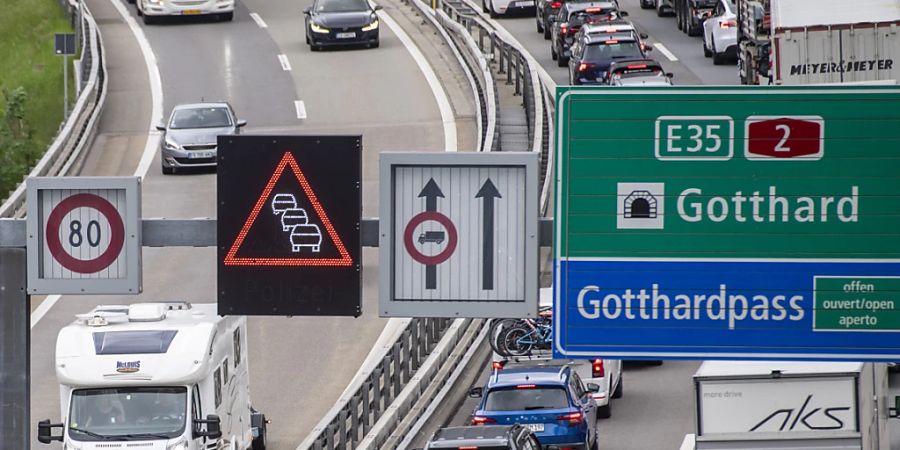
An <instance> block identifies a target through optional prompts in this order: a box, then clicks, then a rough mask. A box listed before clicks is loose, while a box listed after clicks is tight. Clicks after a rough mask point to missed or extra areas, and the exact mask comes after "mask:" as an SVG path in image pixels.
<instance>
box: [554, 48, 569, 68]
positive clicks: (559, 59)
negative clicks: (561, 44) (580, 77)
mask: <svg viewBox="0 0 900 450" xmlns="http://www.w3.org/2000/svg"><path fill="white" fill-rule="evenodd" d="M556 52H557V55H556V65H558V66H559V67H566V64H569V57H568V56H563V53H562V52H561V51H559V50H558V49H557V51H556Z"/></svg>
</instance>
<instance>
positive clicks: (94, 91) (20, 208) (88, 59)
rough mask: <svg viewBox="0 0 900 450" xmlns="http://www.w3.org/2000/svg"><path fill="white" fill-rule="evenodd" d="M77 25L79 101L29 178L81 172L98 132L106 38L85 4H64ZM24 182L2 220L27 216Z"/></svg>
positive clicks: (0, 214)
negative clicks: (88, 148) (90, 144)
mask: <svg viewBox="0 0 900 450" xmlns="http://www.w3.org/2000/svg"><path fill="white" fill-rule="evenodd" d="M64 7H65V8H66V9H67V11H68V12H69V13H70V17H71V18H72V20H73V23H74V24H75V26H74V28H75V30H76V33H77V34H76V42H78V43H79V46H80V48H81V59H80V60H78V61H76V64H77V65H78V66H79V67H80V68H79V69H78V70H77V71H76V73H80V74H82V75H81V76H78V77H76V80H78V81H79V83H78V88H79V90H78V92H79V94H78V98H77V99H76V101H75V106H74V107H73V108H72V111H71V113H70V115H69V118H68V119H67V120H66V121H65V122H64V123H63V124H62V127H61V128H60V131H59V133H58V134H57V135H56V138H55V139H54V140H53V142H52V143H51V144H50V146H49V147H48V148H47V151H46V152H45V153H44V155H43V156H42V157H41V159H40V160H38V162H37V164H36V165H35V166H34V168H33V169H32V170H31V172H30V173H29V174H28V175H29V176H57V175H70V174H73V173H76V172H77V171H78V170H79V169H80V165H81V162H82V160H83V159H82V158H83V156H84V154H85V151H84V149H85V147H86V146H87V144H89V143H90V142H91V139H92V138H93V135H94V132H95V131H96V127H97V123H98V119H99V117H100V112H101V111H102V109H103V104H104V103H105V101H106V85H107V80H106V59H105V56H104V55H103V39H102V37H101V36H100V32H99V30H98V29H97V23H96V22H95V21H94V18H93V16H92V15H91V13H90V11H89V10H88V8H87V6H85V5H84V3H81V2H78V3H73V2H65V3H64ZM24 206H25V183H24V182H23V183H21V184H20V185H19V186H18V187H16V189H15V190H14V191H13V192H12V193H11V194H10V196H9V198H7V199H6V200H5V201H4V202H3V203H2V205H0V217H22V216H23V215H24V214H25V211H24Z"/></svg>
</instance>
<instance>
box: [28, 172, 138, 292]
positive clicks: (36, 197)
mask: <svg viewBox="0 0 900 450" xmlns="http://www.w3.org/2000/svg"><path fill="white" fill-rule="evenodd" d="M25 183H26V196H27V210H26V211H27V224H26V230H27V236H26V237H27V239H26V243H27V245H26V247H27V250H28V288H27V289H28V293H29V294H139V293H141V291H142V289H143V286H142V269H143V268H142V241H141V231H142V230H141V228H142V224H141V179H140V178H139V177H29V178H28V179H27V180H26V182H25ZM100 189H111V190H123V191H124V192H125V206H124V208H122V209H123V210H124V211H121V210H120V211H118V212H119V213H120V214H119V215H120V218H121V221H122V227H123V231H124V236H123V242H122V244H121V245H122V247H121V250H119V252H118V255H119V256H117V257H115V258H113V259H112V260H111V262H112V261H115V260H116V259H118V258H123V257H124V258H125V260H124V261H125V266H126V275H125V277H122V278H116V279H110V278H77V279H58V278H46V277H44V276H43V275H42V272H43V270H42V266H43V262H44V261H43V258H44V256H43V253H44V247H45V246H46V245H48V243H47V240H46V229H44V227H43V226H42V225H43V222H44V216H43V215H42V211H41V208H40V199H41V196H42V195H43V193H44V192H46V191H54V190H75V191H86V190H100ZM75 195H78V194H77V193H76V194H73V195H70V196H69V197H67V198H68V199H71V198H73V197H75ZM64 201H65V200H64ZM61 203H62V202H61ZM57 207H59V205H57ZM101 212H102V211H101ZM122 212H124V214H122ZM50 214H51V215H52V212H50ZM61 218H62V217H60V219H61ZM101 257H102V256H101ZM101 270H102V269H101Z"/></svg>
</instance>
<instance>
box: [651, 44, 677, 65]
mask: <svg viewBox="0 0 900 450" xmlns="http://www.w3.org/2000/svg"><path fill="white" fill-rule="evenodd" d="M653 48H655V49H657V50H659V52H660V53H662V54H663V56H665V57H666V58H669V61H672V62H675V61H678V58H677V57H676V56H675V55H674V54H673V53H672V52H670V51H669V49H667V48H666V46H665V45H663V44H662V42H657V43H655V44H653Z"/></svg>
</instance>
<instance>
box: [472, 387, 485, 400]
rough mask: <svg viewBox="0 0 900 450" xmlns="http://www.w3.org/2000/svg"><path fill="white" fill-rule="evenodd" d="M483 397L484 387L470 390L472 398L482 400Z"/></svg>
mask: <svg viewBox="0 0 900 450" xmlns="http://www.w3.org/2000/svg"><path fill="white" fill-rule="evenodd" d="M482 395H484V388H483V387H473V388H472V389H469V397H470V398H481V396H482Z"/></svg>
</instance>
